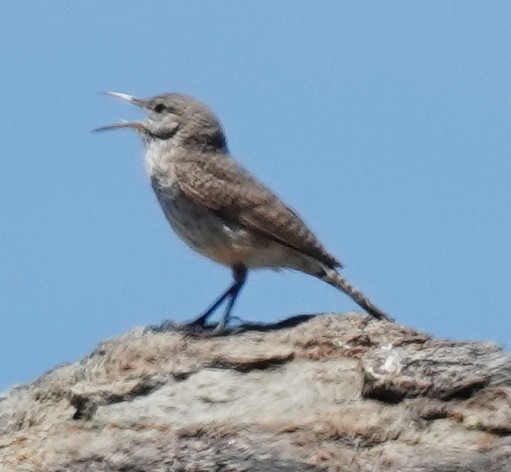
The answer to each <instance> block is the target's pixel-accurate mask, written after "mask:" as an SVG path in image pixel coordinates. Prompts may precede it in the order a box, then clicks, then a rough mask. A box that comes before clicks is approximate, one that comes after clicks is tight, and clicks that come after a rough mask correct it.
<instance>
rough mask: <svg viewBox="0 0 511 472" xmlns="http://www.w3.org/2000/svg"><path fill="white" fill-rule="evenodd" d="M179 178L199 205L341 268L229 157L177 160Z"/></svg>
mask: <svg viewBox="0 0 511 472" xmlns="http://www.w3.org/2000/svg"><path fill="white" fill-rule="evenodd" d="M176 177H177V182H179V187H180V189H181V191H182V192H183V193H184V194H185V195H186V196H187V197H188V198H190V199H191V200H193V201H194V202H196V203H197V204H199V205H202V206H204V207H207V208H208V209H210V210H211V211H214V212H216V213H218V214H220V215H221V216H222V217H223V218H226V219H227V220H229V221H233V222H235V223H237V224H239V225H241V226H244V227H246V228H248V229H250V230H252V231H256V232H258V233H260V234H262V235H264V236H266V237H268V238H270V239H272V240H274V241H277V242H279V243H281V244H283V245H285V246H288V247H291V248H293V249H296V250H297V251H299V252H302V253H304V254H307V255H309V256H311V257H314V258H315V259H318V260H319V261H321V262H323V263H325V264H327V265H328V266H330V267H341V263H340V262H339V261H338V260H337V259H335V258H334V257H333V256H331V255H330V254H329V253H328V252H327V251H326V250H325V249H324V248H323V246H322V244H321V243H320V242H319V240H318V239H317V238H316V236H315V235H314V234H313V233H312V231H310V230H309V228H308V227H307V225H306V224H305V223H304V221H303V220H302V219H301V218H300V217H299V216H298V215H297V214H296V213H295V212H294V211H293V210H291V209H290V208H288V207H287V206H286V205H285V204H284V203H283V202H282V201H281V200H280V199H279V198H278V197H277V196H276V195H274V194H273V193H272V192H271V191H270V190H269V189H268V188H267V187H265V186H264V185H263V184H262V183H260V182H258V181H257V180H256V179H255V178H254V177H252V176H251V175H250V173H249V172H248V171H247V170H245V169H244V168H243V167H242V166H241V165H240V164H238V163H237V162H236V161H235V160H233V159H231V158H230V157H227V156H225V155H211V156H207V159H190V160H186V161H178V162H176Z"/></svg>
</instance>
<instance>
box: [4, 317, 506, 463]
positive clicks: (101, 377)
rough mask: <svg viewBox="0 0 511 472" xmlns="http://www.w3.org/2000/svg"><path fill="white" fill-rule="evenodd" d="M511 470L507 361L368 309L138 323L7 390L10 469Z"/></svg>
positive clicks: (483, 347) (493, 349) (492, 349)
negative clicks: (200, 327) (195, 325)
mask: <svg viewBox="0 0 511 472" xmlns="http://www.w3.org/2000/svg"><path fill="white" fill-rule="evenodd" d="M510 470H511V357H510V355H509V354H508V353H506V352H504V351H503V350H502V349H501V348H499V347H498V346H497V345H495V344H491V343H469V342H453V341H445V340H438V339H433V338H431V337H430V336H428V335H426V334H423V333H419V332H416V331H414V330H411V329H408V328H405V327H403V326H400V325H397V324H392V323H388V322H378V321H373V320H371V319H369V318H368V317H365V316H361V315H358V314H350V315H347V316H341V315H320V316H315V317H311V316H301V317H295V318H292V319H290V320H286V321H285V322H282V323H279V324H275V325H251V326H245V327H241V328H238V329H236V330H234V331H232V332H231V333H228V334H225V335H222V336H215V335H214V334H213V333H211V332H209V331H205V332H203V333H192V334H190V333H183V332H182V331H181V330H180V329H179V327H173V326H167V329H166V330H158V329H137V330H135V331H132V332H130V333H127V334H125V335H123V336H119V337H117V338H114V339H111V340H108V341H105V342H103V343H101V344H100V345H99V346H98V348H97V349H96V350H95V351H94V352H93V353H92V354H90V355H89V356H88V357H86V358H85V359H83V360H82V361H81V362H79V363H76V364H69V365H63V366H61V367H58V368H56V369H55V370H53V371H51V372H49V373H47V374H45V375H44V376H42V377H41V378H40V379H38V380H36V381H34V382H33V383H31V384H29V385H25V386H21V387H16V388H13V389H11V390H10V391H8V392H6V393H4V394H3V395H2V396H0V471H1V472H5V471H15V472H29V471H30V472H32V471H37V472H40V471H42V472H57V471H58V472H79V471H80V472H100V471H101V472H106V471H109V472H110V471H112V472H113V471H115V472H121V471H122V472H142V471H144V472H170V471H231V472H234V471H288V472H294V471H349V472H359V471H360V472H362V471H364V472H385V471H396V472H397V471H400V472H405V471H406V472H408V471H409V472H440V471H442V472H446V471H449V472H458V471H460V472H461V471H463V472H464V471H474V472H480V471H484V472H493V471H495V472H497V471H499V472H500V471H502V472H504V471H506V472H509V471H510Z"/></svg>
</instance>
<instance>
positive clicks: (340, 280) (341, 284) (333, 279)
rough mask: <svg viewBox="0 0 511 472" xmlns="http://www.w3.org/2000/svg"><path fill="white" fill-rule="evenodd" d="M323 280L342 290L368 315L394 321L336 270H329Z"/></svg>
mask: <svg viewBox="0 0 511 472" xmlns="http://www.w3.org/2000/svg"><path fill="white" fill-rule="evenodd" d="M321 279H322V280H324V281H325V282H327V283H329V284H330V285H332V286H334V287H335V288H337V289H339V290H342V291H343V292H344V293H345V294H346V295H348V296H349V297H350V298H351V299H352V300H353V301H354V302H355V303H356V304H357V305H359V306H360V307H361V308H363V309H364V310H365V311H367V313H369V314H370V315H372V316H374V317H375V318H376V319H378V320H387V321H394V319H393V318H391V317H390V316H389V315H387V314H386V313H385V312H384V311H382V310H380V308H378V307H377V306H376V305H375V304H374V303H373V302H371V301H370V300H369V299H368V298H367V297H366V296H365V295H364V294H363V293H362V292H361V291H360V290H359V289H358V288H356V287H355V286H353V285H352V284H351V283H350V282H348V281H347V280H346V279H345V278H344V277H343V276H342V275H341V274H340V273H339V272H337V271H335V270H334V269H327V270H326V271H325V273H324V274H323V275H322V276H321Z"/></svg>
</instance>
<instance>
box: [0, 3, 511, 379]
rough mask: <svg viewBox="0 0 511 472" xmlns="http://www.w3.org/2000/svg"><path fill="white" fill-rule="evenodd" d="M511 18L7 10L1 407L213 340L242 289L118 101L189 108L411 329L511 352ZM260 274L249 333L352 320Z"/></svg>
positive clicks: (278, 9) (480, 6) (177, 9)
mask: <svg viewBox="0 0 511 472" xmlns="http://www.w3.org/2000/svg"><path fill="white" fill-rule="evenodd" d="M510 21H511V4H510V3H509V2H504V1H501V2H499V1H496V2H492V3H491V6H490V4H489V3H487V2H482V1H478V2H474V1H467V0H465V1H463V2H461V1H458V2H453V1H447V2H405V1H400V2H396V1H386V2H339V1H322V2H314V3H313V2H306V1H301V2H297V1H279V2H273V1H260V2H238V1H234V0H233V1H222V2H199V1H173V2H166V1H165V2H164V1H159V2H158V1H155V2H138V1H137V2H135V1H126V2H100V1H88V2H64V1H58V2H57V1H54V2H36V1H31V2H30V1H27V2H16V1H5V2H2V5H1V7H0V58H1V64H2V67H1V71H0V80H1V82H0V83H1V87H0V96H1V98H0V102H1V104H2V124H1V126H0V136H1V143H2V153H1V157H0V179H1V184H0V215H1V221H2V230H1V231H0V293H1V294H2V295H1V297H0V320H1V331H0V359H1V368H0V389H4V388H7V387H8V386H9V385H12V384H14V383H17V382H25V381H29V380H31V379H32V378H34V377H35V376H37V375H39V374H41V373H42V372H44V371H45V370H47V369H49V368H52V367H54V366H56V365H57V364H60V363H63V362H68V361H76V360H78V359H79V358H80V357H81V356H83V355H85V354H86V353H88V352H89V351H91V350H92V349H93V348H94V347H95V345H96V344H97V343H98V342H99V341H100V340H102V339H104V338H106V337H110V336H114V335H116V334H120V333H122V332H124V331H126V330H129V329H131V328H134V327H136V326H140V325H147V324H153V323H157V322H159V321H161V320H163V319H166V318H172V319H176V320H183V319H188V318H192V317H193V316H195V315H197V314H199V313H200V311H201V310H202V309H203V308H204V307H205V306H206V305H208V304H209V303H210V302H211V301H212V300H213V298H215V297H216V296H217V295H218V294H219V293H220V292H221V291H222V290H223V289H225V288H226V287H227V285H228V284H229V283H230V280H231V275H230V272H229V271H228V270H227V269H225V268H223V267H220V266H217V265H215V264H214V263H212V262H210V261H208V260H206V259H204V258H203V257H201V256H199V255H196V254H194V253H192V252H191V251H190V250H189V249H188V248H187V247H185V246H184V245H183V244H182V243H181V241H179V240H178V239H177V237H176V236H175V235H174V234H173V233H172V232H171V230H170V228H169V227H168V225H167V223H166V221H165V219H164V217H163V215H162V214H161V212H160V209H159V207H158V205H157V203H156V200H155V198H154V196H153V195H152V191H151V189H150V187H149V185H148V183H147V179H146V176H145V174H144V169H143V164H142V155H141V145H140V143H139V142H138V140H137V138H136V137H135V136H134V135H132V134H130V133H128V132H117V133H111V134H102V135H97V134H93V133H91V132H90V130H91V129H93V128H95V127H97V126H101V125H104V124H110V123H112V122H115V121H117V120H119V119H122V118H125V119H133V118H139V117H140V115H139V114H138V112H137V110H135V109H131V108H130V107H129V106H128V105H126V104H123V103H121V102H118V101H116V100H114V99H111V98H107V97H104V96H101V95H99V94H98V92H99V91H102V90H114V91H121V92H126V93H131V94H135V95H139V96H149V95H153V94H158V93H162V92H169V91H178V92H184V93H187V94H191V95H194V96H196V97H198V98H200V99H201V100H203V101H205V102H206V103H208V104H209V105H210V106H211V107H212V108H213V109H214V110H215V111H216V112H217V113H218V115H219V116H220V118H221V120H222V122H223V124H224V126H225V130H226V133H227V136H228V142H229V146H230V149H231V151H232V153H233V154H234V155H236V157H237V158H238V159H239V160H240V161H241V162H242V163H243V164H244V165H245V166H246V167H248V168H249V169H250V170H252V171H253V172H254V173H255V174H256V175H257V176H258V177H259V178H260V179H262V180H263V181H264V182H266V183H267V184H268V185H270V186H271V187H272V188H273V189H274V190H275V191H276V192H277V193H278V194H279V195H280V196H282V197H283V199H284V200H285V201H286V202H288V203H289V204H290V205H291V206H292V207H293V208H295V209H296V210H297V211H298V212H299V213H300V214H301V215H302V216H303V217H304V219H305V220H306V221H307V222H308V223H309V224H310V226H311V227H312V228H313V229H314V231H315V232H316V233H317V234H318V235H319V237H320V239H321V240H322V241H323V242H324V244H325V245H326V247H327V248H328V249H329V250H330V252H332V253H333V254H335V255H336V256H337V257H339V258H340V259H341V260H342V261H343V262H344V264H345V266H346V269H345V271H344V273H345V275H346V276H347V277H348V278H349V279H350V280H352V281H353V282H354V283H355V284H356V285H358V286H359V287H360V288H362V289H363V290H364V291H366V292H367V293H368V294H369V295H370V296H371V298H373V299H374V300H375V301H376V302H377V304H379V305H381V306H382V307H383V308H385V309H386V310H387V311H388V312H390V313H391V314H392V315H393V316H395V317H396V319H397V320H398V321H399V322H400V323H403V324H406V325H408V326H411V327H415V328H417V329H419V330H424V331H427V332H429V333H432V334H434V335H437V336H441V337H449V338H452V339H473V340H492V341H497V342H499V343H501V344H504V345H505V346H507V347H509V346H510V343H511V321H510V320H511V317H510V315H509V305H510V298H511V297H510V293H511V278H510V275H509V272H510V267H511V251H510V241H511V219H510V206H511V185H510V182H511V159H510V154H511V133H510V126H511V34H510V28H511V26H510V25H511V23H510ZM354 308H355V305H354V304H353V303H352V302H351V301H350V300H349V299H348V298H347V297H346V296H344V295H343V294H341V293H339V292H337V291H336V290H335V289H333V288H331V287H329V286H327V285H326V284H322V283H321V282H319V281H318V280H315V279H313V278H312V277H307V276H305V275H302V274H297V273H280V274H279V273H274V272H271V271H264V272H256V273H251V274H250V275H249V279H248V283H247V286H246V288H245V289H244V292H243V293H242V296H241V298H240V301H239V304H238V305H237V309H236V314H237V315H239V316H241V317H243V318H245V319H248V320H253V321H257V320H258V321H270V320H277V319H280V318H283V317H285V316H289V315H293V314H298V313H316V312H322V311H340V312H345V311H349V310H351V309H354Z"/></svg>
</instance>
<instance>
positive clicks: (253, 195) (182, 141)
mask: <svg viewBox="0 0 511 472" xmlns="http://www.w3.org/2000/svg"><path fill="white" fill-rule="evenodd" d="M103 93H104V94H106V95H109V96H112V97H115V98H118V99H121V100H123V101H126V102H128V103H130V104H132V105H135V106H137V107H138V108H140V109H141V110H142V111H143V112H144V113H145V115H146V119H144V120H142V121H121V122H119V123H116V124H112V125H107V126H102V127H99V128H96V129H95V130H94V131H98V132H99V131H108V130H118V129H131V130H134V131H135V132H136V133H137V134H138V135H139V136H140V137H141V139H142V142H143V145H144V151H145V167H146V170H147V174H148V176H149V180H150V183H151V186H152V188H153V190H154V193H155V194H156V198H157V200H158V202H159V203H160V206H161V208H162V210H163V212H164V214H165V216H166V218H167V220H168V222H169V224H170V226H171V227H172V228H173V230H174V231H175V232H176V233H177V235H178V236H179V237H180V238H181V239H182V240H183V241H184V242H185V243H186V244H187V245H188V246H190V247H191V248H192V249H194V250H195V251H197V252H199V253H201V254H203V255H204V256H207V257H208V258H210V259H212V260H213V261H216V262H218V263H220V264H222V265H224V266H227V267H229V268H231V270H232V276H233V282H232V284H231V285H230V286H229V287H228V288H227V290H225V291H224V292H223V293H222V294H221V295H220V296H219V297H218V298H217V299H216V300H215V301H214V302H213V303H212V304H211V305H210V306H209V307H208V308H207V309H206V310H205V311H204V312H203V313H201V314H200V316H198V317H197V318H196V319H194V320H193V321H191V322H190V323H189V325H190V326H199V327H205V326H206V325H207V324H208V319H209V318H210V316H211V315H212V314H213V313H214V312H215V311H216V310H217V309H218V308H219V307H220V306H221V305H222V303H224V302H226V307H225V309H224V312H223V316H222V318H221V319H220V322H219V323H218V324H217V325H216V329H217V330H219V331H222V330H223V329H225V327H226V326H227V325H228V323H229V320H230V319H231V315H232V311H233V308H234V305H235V302H236V300H237V299H238V296H239V294H240V291H241V289H242V287H243V286H244V284H245V282H246V279H247V273H248V271H249V270H252V269H262V268H268V269H276V270H278V269H290V270H296V271H299V272H302V273H305V274H308V275H311V276H314V277H316V278H318V279H320V280H322V281H324V282H326V283H328V284H330V285H332V286H334V287H335V288H337V289H339V290H341V291H342V292H344V293H345V294H347V295H348V296H349V297H351V299H352V300H353V301H354V302H355V303H357V304H358V305H359V306H360V307H361V308H363V309H364V310H365V311H366V312H367V313H368V314H369V315H371V316H372V317H374V318H376V319H378V320H388V321H393V318H391V317H390V316H389V315H388V314H386V313H385V312H384V311H382V310H381V309H380V308H378V307H377V306H376V305H375V304H374V303H373V302H371V301H370V300H369V298H368V297H367V296H365V295H364V294H363V293H362V292H361V291H360V290H359V289H357V288H356V287H355V286H354V285H352V284H351V283H350V282H349V281H348V280H347V279H346V278H345V277H344V275H342V273H341V269H342V268H343V266H342V264H341V262H340V261H339V260H338V259H336V258H335V257H334V256H333V255H331V254H330V253H329V252H328V251H327V250H326V249H325V248H324V247H323V245H322V244H321V242H320V241H319V239H318V238H317V237H316V235H315V234H314V233H313V232H312V230H311V229H309V227H308V226H307V224H306V223H305V222H304V220H303V219H302V218H301V217H300V216H299V215H298V214H297V213H296V212H295V211H294V210H293V209H291V208H290V207H289V206H288V205H286V204H285V203H284V202H283V201H282V200H281V199H280V198H279V197H278V196H277V195H276V194H275V193H274V192H273V191H272V190H270V189H269V188H268V187H267V186H266V185H264V184H263V183H262V182H260V181H259V180H258V179H257V178H256V177H254V176H253V175H252V174H251V173H250V172H249V171H248V170H247V169H246V168H245V167H243V166H242V164H240V163H239V162H238V161H237V160H236V159H235V158H234V157H233V156H232V154H231V153H230V152H229V149H228V146H227V140H226V136H225V133H224V130H223V127H222V124H221V123H220V120H219V118H218V117H217V116H216V115H215V113H214V112H213V111H212V110H211V109H210V108H209V107H208V106H207V105H205V104H204V103H202V102H201V101H199V100H197V99H195V98H194V97H191V96H189V95H185V94H181V93H165V94H161V95H156V96H153V97H150V98H137V97H135V96H133V95H128V94H126V93H120V92H103Z"/></svg>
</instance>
